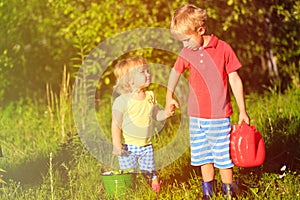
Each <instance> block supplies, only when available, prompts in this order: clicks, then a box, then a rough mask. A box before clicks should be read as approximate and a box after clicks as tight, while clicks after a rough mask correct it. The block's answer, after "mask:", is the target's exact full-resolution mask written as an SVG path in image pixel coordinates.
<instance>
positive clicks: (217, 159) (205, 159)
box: [190, 117, 233, 168]
mask: <svg viewBox="0 0 300 200" xmlns="http://www.w3.org/2000/svg"><path fill="white" fill-rule="evenodd" d="M230 131H231V124H230V119H229V118H222V119H203V118H194V117H191V118H190V144H191V164H192V165H194V166H200V165H203V164H207V163H214V166H215V167H216V168H231V167H233V163H232V160H231V158H230V154H229V143H230Z"/></svg>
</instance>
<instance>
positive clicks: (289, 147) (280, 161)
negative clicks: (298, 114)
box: [238, 118, 300, 192]
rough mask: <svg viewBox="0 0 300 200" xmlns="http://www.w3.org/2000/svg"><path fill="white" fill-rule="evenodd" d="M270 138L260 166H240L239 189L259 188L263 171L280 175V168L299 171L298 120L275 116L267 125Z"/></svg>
mask: <svg viewBox="0 0 300 200" xmlns="http://www.w3.org/2000/svg"><path fill="white" fill-rule="evenodd" d="M267 130H269V133H266V134H265V135H268V137H269V138H270V139H269V141H267V142H266V144H265V147H266V159H265V162H264V164H263V165H262V166H259V167H252V168H240V169H239V170H238V174H239V177H238V179H239V180H240V182H241V190H242V191H244V192H248V190H249V188H259V181H260V179H261V177H262V174H263V173H275V174H278V177H279V175H282V174H283V173H284V171H283V170H281V168H282V167H283V166H286V170H288V171H289V170H290V171H292V172H297V173H299V172H300V148H299V145H300V121H299V119H297V118H289V119H288V118H277V119H276V120H275V121H274V123H273V124H272V125H267Z"/></svg>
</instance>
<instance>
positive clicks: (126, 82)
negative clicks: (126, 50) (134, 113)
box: [114, 57, 147, 94]
mask: <svg viewBox="0 0 300 200" xmlns="http://www.w3.org/2000/svg"><path fill="white" fill-rule="evenodd" d="M143 65H147V62H146V60H145V59H143V58H140V57H131V58H127V59H124V60H121V61H120V62H118V63H117V65H116V66H115V70H114V74H115V76H116V78H117V83H116V85H115V87H114V88H115V90H116V92H117V93H120V94H126V93H130V92H132V88H131V85H130V83H131V73H130V71H131V70H132V69H133V68H137V67H140V66H143Z"/></svg>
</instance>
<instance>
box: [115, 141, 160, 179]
mask: <svg viewBox="0 0 300 200" xmlns="http://www.w3.org/2000/svg"><path fill="white" fill-rule="evenodd" d="M123 148H124V149H126V150H127V152H128V155H125V156H118V159H119V165H120V169H134V170H135V172H137V167H139V169H140V170H141V171H142V172H143V173H151V174H152V173H155V166H154V152H153V147H152V145H147V146H134V145H131V144H128V145H127V144H125V145H123Z"/></svg>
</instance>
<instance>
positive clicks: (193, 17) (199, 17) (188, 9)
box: [170, 4, 207, 39]
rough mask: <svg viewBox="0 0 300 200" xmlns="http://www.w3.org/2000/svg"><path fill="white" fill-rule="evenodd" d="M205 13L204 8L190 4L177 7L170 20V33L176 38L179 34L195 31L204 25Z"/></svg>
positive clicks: (204, 26)
mask: <svg viewBox="0 0 300 200" xmlns="http://www.w3.org/2000/svg"><path fill="white" fill-rule="evenodd" d="M206 20H207V14H206V11H205V10H204V9H201V8H198V7H196V6H194V5H192V4H188V5H184V6H182V7H180V8H178V9H177V10H176V11H175V13H174V15H173V17H172V20H171V26H170V30H171V34H172V36H173V37H174V38H176V39H178V38H179V35H184V34H187V35H190V34H193V33H195V32H196V31H197V30H198V29H199V28H200V27H203V28H205V30H206V29H207V27H206Z"/></svg>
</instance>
